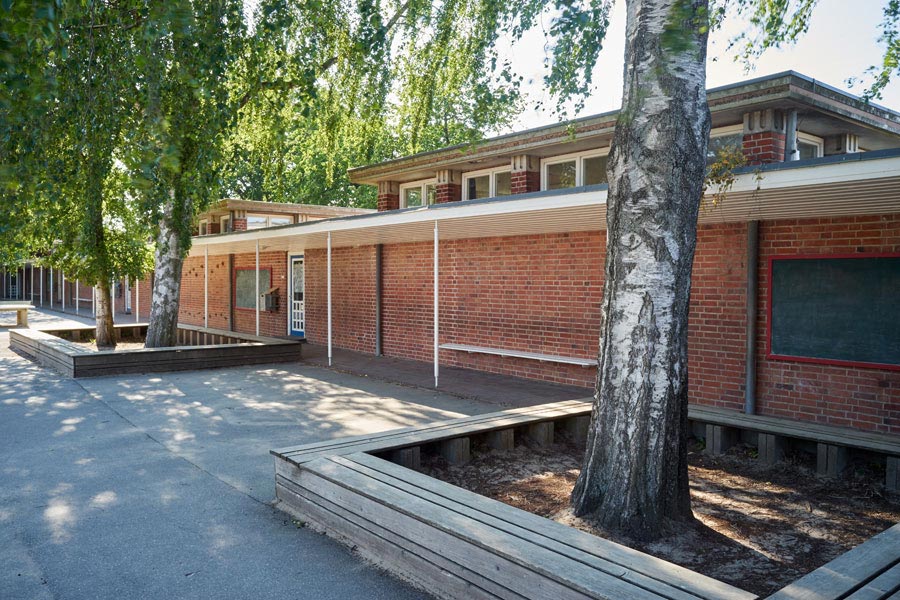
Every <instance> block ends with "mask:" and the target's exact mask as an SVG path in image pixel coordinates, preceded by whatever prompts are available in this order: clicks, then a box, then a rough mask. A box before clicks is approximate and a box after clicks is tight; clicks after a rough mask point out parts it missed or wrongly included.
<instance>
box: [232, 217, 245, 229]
mask: <svg viewBox="0 0 900 600" xmlns="http://www.w3.org/2000/svg"><path fill="white" fill-rule="evenodd" d="M231 230H232V231H247V217H235V218H234V219H232V220H231Z"/></svg>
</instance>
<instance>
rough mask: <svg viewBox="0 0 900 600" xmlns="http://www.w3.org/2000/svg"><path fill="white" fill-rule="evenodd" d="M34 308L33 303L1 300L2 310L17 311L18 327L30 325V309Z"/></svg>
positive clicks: (0, 310)
mask: <svg viewBox="0 0 900 600" xmlns="http://www.w3.org/2000/svg"><path fill="white" fill-rule="evenodd" d="M33 308H34V305H33V304H25V303H22V302H9V301H0V312H7V311H16V327H28V311H29V310H32V309H33Z"/></svg>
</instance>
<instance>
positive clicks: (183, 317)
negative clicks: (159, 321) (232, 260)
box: [141, 254, 262, 333]
mask: <svg viewBox="0 0 900 600" xmlns="http://www.w3.org/2000/svg"><path fill="white" fill-rule="evenodd" d="M252 256H253V255H251V260H252ZM260 257H262V255H260ZM203 262H204V257H203V256H193V257H189V258H187V259H185V261H184V267H183V268H182V271H181V304H180V305H179V312H178V320H179V322H181V323H186V324H188V325H200V326H202V325H203V323H204V319H203V316H204V315H203ZM144 284H145V282H141V296H142V298H141V313H143V312H144V310H145V309H144V298H143V295H144V287H145V285H144ZM230 294H231V276H230V273H229V271H228V255H227V254H220V255H210V257H209V326H210V327H212V328H214V329H230V326H229V313H230V310H231V299H230ZM147 310H148V311H149V307H148V309H147ZM248 333H253V332H252V331H250V332H248Z"/></svg>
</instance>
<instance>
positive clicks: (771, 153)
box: [742, 131, 785, 165]
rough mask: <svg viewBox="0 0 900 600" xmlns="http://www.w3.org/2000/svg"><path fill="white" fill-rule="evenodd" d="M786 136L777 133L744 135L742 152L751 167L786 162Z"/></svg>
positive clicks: (762, 132)
mask: <svg viewBox="0 0 900 600" xmlns="http://www.w3.org/2000/svg"><path fill="white" fill-rule="evenodd" d="M784 144H785V136H784V134H783V133H779V132H777V131H760V132H758V133H748V134H745V135H744V142H743V146H742V150H743V152H744V158H746V159H747V164H749V165H764V164H768V163H775V162H781V161H783V160H784Z"/></svg>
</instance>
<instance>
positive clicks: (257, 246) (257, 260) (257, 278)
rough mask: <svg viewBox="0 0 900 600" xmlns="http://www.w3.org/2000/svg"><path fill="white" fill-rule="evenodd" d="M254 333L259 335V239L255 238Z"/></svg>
mask: <svg viewBox="0 0 900 600" xmlns="http://www.w3.org/2000/svg"><path fill="white" fill-rule="evenodd" d="M256 335H259V240H256Z"/></svg>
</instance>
